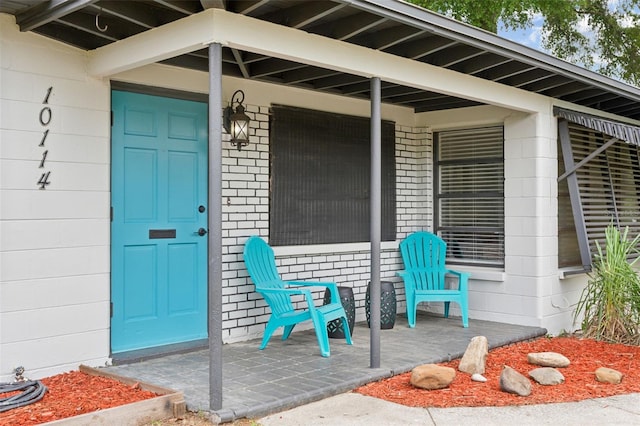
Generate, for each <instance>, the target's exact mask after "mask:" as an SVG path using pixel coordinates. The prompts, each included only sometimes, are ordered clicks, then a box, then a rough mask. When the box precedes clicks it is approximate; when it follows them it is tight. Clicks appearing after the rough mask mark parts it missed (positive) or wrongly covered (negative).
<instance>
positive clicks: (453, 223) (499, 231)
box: [435, 126, 504, 266]
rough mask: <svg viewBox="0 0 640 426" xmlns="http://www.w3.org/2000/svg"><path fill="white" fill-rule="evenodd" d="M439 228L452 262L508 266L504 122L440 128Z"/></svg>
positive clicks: (438, 140) (438, 146) (437, 197)
mask: <svg viewBox="0 0 640 426" xmlns="http://www.w3.org/2000/svg"><path fill="white" fill-rule="evenodd" d="M435 140H436V178H437V185H436V188H437V193H436V218H435V219H436V220H435V223H436V231H437V232H438V234H439V235H440V236H441V237H442V238H443V239H444V240H445V241H446V242H447V244H448V250H447V256H448V258H449V259H448V261H449V262H451V263H471V264H487V265H495V266H502V265H504V131H503V128H502V126H496V127H486V128H476V129H465V130H453V131H443V132H438V133H436V135H435Z"/></svg>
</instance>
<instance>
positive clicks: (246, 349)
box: [106, 313, 547, 422]
mask: <svg viewBox="0 0 640 426" xmlns="http://www.w3.org/2000/svg"><path fill="white" fill-rule="evenodd" d="M546 332H547V330H546V329H544V328H539V327H526V326H519V325H512V324H504V323H498V322H490V321H480V320H471V321H470V323H469V328H463V327H462V326H461V325H460V318H457V317H450V318H448V319H445V318H442V317H441V316H434V315H429V314H426V313H421V314H419V315H418V318H417V324H416V328H413V329H412V328H409V327H408V325H407V319H406V316H405V315H400V316H399V317H398V318H397V320H396V324H395V326H394V328H392V329H389V330H382V331H381V333H380V340H381V345H380V347H381V349H380V350H381V365H380V368H370V367H369V344H370V342H369V339H370V333H369V328H368V327H367V323H366V322H359V323H357V324H356V326H355V328H354V331H353V345H352V346H348V345H346V343H345V341H344V339H331V341H330V344H331V356H330V357H328V358H323V357H321V356H320V354H319V351H318V344H317V342H316V337H315V334H314V333H313V330H306V331H301V332H294V333H293V334H292V335H291V337H290V338H289V339H288V340H286V341H284V342H283V341H282V340H280V338H279V336H274V337H273V338H272V339H271V341H270V342H269V345H268V346H267V348H266V349H264V350H262V351H261V350H259V349H258V346H259V340H249V341H245V342H238V343H232V344H227V345H224V346H223V348H222V358H223V361H222V362H223V390H222V395H223V397H222V409H220V410H217V411H215V414H216V415H218V416H219V417H220V421H221V422H228V421H232V420H235V419H238V418H255V417H261V416H264V415H266V414H269V413H275V412H279V411H283V410H287V409H290V408H293V407H297V406H300V405H304V404H308V403H310V402H313V401H317V400H320V399H323V398H327V397H330V396H333V395H337V394H339V393H343V392H348V391H350V390H352V389H354V388H356V387H358V386H361V385H364V384H366V383H370V382H373V381H376V380H380V379H383V378H386V377H391V376H393V375H397V374H401V373H404V372H407V371H410V370H411V369H413V368H414V367H416V366H418V365H422V364H429V363H438V362H443V361H449V360H451V359H456V358H460V357H461V356H462V355H463V353H464V351H465V349H466V348H467V345H468V344H469V341H470V340H471V338H473V337H474V336H485V337H486V338H487V339H488V341H489V346H490V347H491V348H494V347H498V346H504V345H508V344H511V343H514V342H519V341H523V340H529V339H533V338H536V337H539V336H544V335H545V334H546ZM106 370H107V371H109V372H112V373H116V374H119V375H122V376H126V377H131V378H135V379H137V380H140V381H144V382H147V383H152V384H155V385H159V386H163V387H167V388H170V389H173V390H176V391H181V392H183V393H184V396H185V400H186V403H187V408H188V409H189V410H191V411H209V352H208V351H207V350H206V349H201V350H196V351H190V352H184V353H176V354H173V355H166V356H162V357H157V358H150V359H144V354H142V353H141V354H140V358H139V359H138V360H134V361H133V362H131V363H128V364H123V365H117V366H112V367H107V368H106ZM460 374H462V373H460Z"/></svg>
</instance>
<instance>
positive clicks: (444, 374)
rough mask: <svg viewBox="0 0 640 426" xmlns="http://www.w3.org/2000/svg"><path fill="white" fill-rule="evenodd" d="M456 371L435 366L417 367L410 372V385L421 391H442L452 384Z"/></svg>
mask: <svg viewBox="0 0 640 426" xmlns="http://www.w3.org/2000/svg"><path fill="white" fill-rule="evenodd" d="M455 377H456V370H454V369H453V368H451V367H443V366H441V365H436V364H424V365H419V366H417V367H416V368H414V369H413V370H411V380H410V382H411V384H412V385H413V386H415V387H418V388H422V389H428V390H433V389H442V388H446V387H447V386H449V385H450V384H451V382H453V379H454V378H455Z"/></svg>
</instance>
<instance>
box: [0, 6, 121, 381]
mask: <svg viewBox="0 0 640 426" xmlns="http://www.w3.org/2000/svg"><path fill="white" fill-rule="evenodd" d="M0 42H1V45H0V381H7V380H9V379H12V378H13V369H14V368H15V367H17V366H24V367H25V369H26V375H27V376H28V377H33V378H37V377H42V376H47V375H50V374H53V373H57V372H60V371H66V370H71V369H77V367H78V364H79V363H80V362H84V363H89V364H93V365H104V363H105V362H106V361H107V360H108V355H109V146H110V145H109V96H110V95H109V93H110V92H109V86H108V84H106V83H104V82H102V81H99V80H94V79H91V78H88V77H87V76H86V75H85V65H86V62H85V56H84V54H83V53H82V52H80V51H78V50H77V49H73V48H71V47H68V46H66V45H63V44H61V43H57V42H54V41H50V40H48V39H45V38H43V37H40V36H37V35H34V34H31V33H20V32H19V31H18V27H17V26H16V25H15V21H14V18H13V17H12V16H9V15H5V14H0ZM49 90H50V92H49ZM45 102H46V103H45ZM47 131H48V133H47V134H46V133H45V132H47ZM45 134H46V137H45ZM43 139H44V144H43V143H42V142H43ZM43 159H44V162H43ZM41 166H42V167H41ZM43 173H49V177H48V182H50V184H49V185H46V189H44V190H41V189H39V185H38V184H37V182H38V181H39V180H40V177H41V176H42V174H43Z"/></svg>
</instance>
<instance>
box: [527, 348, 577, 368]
mask: <svg viewBox="0 0 640 426" xmlns="http://www.w3.org/2000/svg"><path fill="white" fill-rule="evenodd" d="M527 361H529V363H530V364H535V365H539V366H541V367H556V368H562V367H568V366H569V364H570V363H571V362H570V361H569V359H568V358H567V357H566V356H564V355H561V354H559V353H556V352H537V353H530V354H529V355H527Z"/></svg>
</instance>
